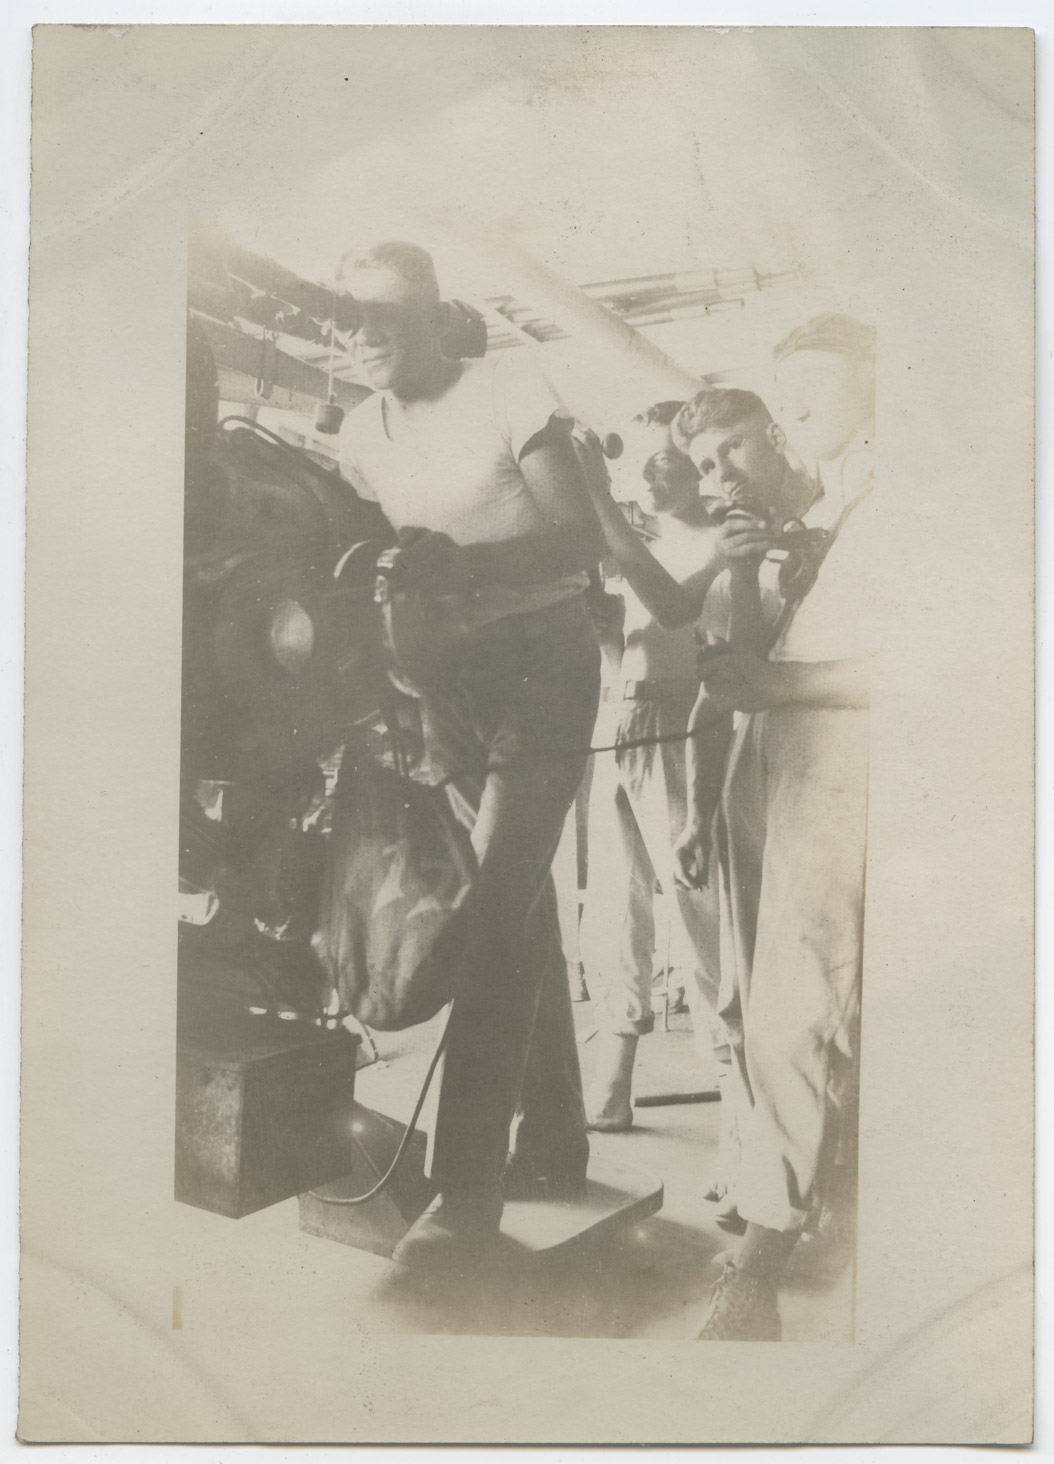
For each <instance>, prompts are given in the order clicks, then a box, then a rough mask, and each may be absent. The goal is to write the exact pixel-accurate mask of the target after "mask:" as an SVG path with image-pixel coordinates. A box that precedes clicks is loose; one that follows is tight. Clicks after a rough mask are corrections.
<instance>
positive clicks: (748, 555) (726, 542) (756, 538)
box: [717, 512, 777, 569]
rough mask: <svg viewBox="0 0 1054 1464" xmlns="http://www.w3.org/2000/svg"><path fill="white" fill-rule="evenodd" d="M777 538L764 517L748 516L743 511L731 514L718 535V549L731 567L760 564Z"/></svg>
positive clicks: (773, 546)
mask: <svg viewBox="0 0 1054 1464" xmlns="http://www.w3.org/2000/svg"><path fill="white" fill-rule="evenodd" d="M776 543H777V538H776V535H775V534H773V532H772V530H771V528H770V527H769V526H768V524H767V523H766V522H765V521H764V519H759V518H752V517H747V516H746V515H744V514H743V513H742V512H735V513H732V514H730V515H729V517H728V518H726V519H725V521H724V523H723V524H722V525H721V528H720V531H719V532H718V536H717V547H718V551H719V553H720V555H721V557H722V559H724V560H725V561H726V562H727V563H728V564H729V566H730V567H731V568H733V569H735V568H740V567H744V566H746V565H760V563H761V561H762V560H763V559H764V558H765V555H766V554H767V553H768V552H769V550H770V549H774V548H775V547H776Z"/></svg>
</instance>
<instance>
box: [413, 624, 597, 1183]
mask: <svg viewBox="0 0 1054 1464" xmlns="http://www.w3.org/2000/svg"><path fill="white" fill-rule="evenodd" d="M599 677H600V655H599V651H598V648H597V643H596V637H595V634H594V632H593V628H592V625H591V623H590V621H589V618H588V615H587V614H586V611H585V607H584V606H583V604H582V602H581V599H579V598H576V599H574V600H570V601H566V602H564V603H563V604H560V605H557V606H553V607H552V608H550V609H547V610H539V611H534V612H531V613H530V614H526V615H516V616H509V617H506V618H505V619H503V620H500V621H497V622H494V623H493V624H491V625H488V626H483V627H480V628H478V629H474V630H472V631H471V632H469V634H468V636H467V637H466V640H465V642H464V645H463V646H462V648H461V650H460V651H459V653H458V657H457V662H456V666H455V668H454V672H453V674H452V675H451V676H450V677H449V678H448V679H447V682H446V684H444V686H443V687H442V689H441V690H440V691H435V690H430V691H429V692H428V693H427V695H426V696H425V698H424V700H423V707H422V711H423V720H424V728H425V737H426V745H427V748H428V752H429V756H430V759H431V761H432V763H433V765H434V766H435V767H436V769H437V771H440V772H442V773H443V775H444V776H447V777H449V778H450V780H451V782H450V789H451V795H452V801H453V802H454V805H455V808H456V809H457V811H458V814H459V816H460V817H461V818H462V819H463V821H464V822H465V823H466V825H467V826H468V827H469V828H470V829H471V831H472V842H473V845H474V847H475V850H476V856H477V858H478V860H479V876H478V881H477V885H476V888H475V892H474V895H473V902H474V905H475V908H476V912H477V916H476V921H475V925H474V935H473V940H472V943H471V948H470V951H469V953H468V955H467V957H466V968H465V970H464V971H463V973H462V980H461V983H460V985H459V994H458V996H457V998H456V999H455V1001H454V1005H453V1010H452V1013H451V1017H450V1024H449V1027H448V1031H447V1046H446V1051H445V1054H444V1058H443V1068H442V1078H441V1082H440V1088H439V1103H438V1111H437V1116H436V1125H435V1132H434V1134H433V1149H432V1174H433V1177H434V1178H435V1179H436V1181H437V1182H438V1184H439V1187H440V1189H441V1190H443V1191H445V1192H447V1193H450V1192H453V1191H458V1190H462V1191H463V1190H466V1189H481V1188H482V1189H486V1188H496V1187H497V1186H498V1185H500V1183H501V1175H502V1171H503V1169H504V1166H505V1162H506V1158H507V1156H508V1153H509V1145H510V1129H511V1127H512V1125H513V1120H514V1119H515V1120H516V1134H515V1139H514V1143H513V1149H514V1153H515V1155H516V1158H517V1159H518V1160H519V1159H522V1160H523V1161H524V1163H525V1164H529V1165H533V1166H537V1168H538V1169H539V1170H541V1171H542V1172H546V1173H551V1172H553V1171H554V1170H559V1169H564V1170H567V1169H571V1170H573V1169H574V1168H575V1167H576V1166H582V1167H584V1164H585V1160H586V1157H587V1155H588V1150H589V1145H588V1140H587V1138H586V1131H585V1112H584V1109H583V1105H582V1080H581V1073H580V1070H579V1064H578V1052H577V1048H576V1046H575V1036H574V1024H573V1018H572V1012H571V1002H570V994H569V991H568V984H567V970H566V963H565V961H564V957H563V953H562V950H561V945H560V930H559V924H558V920H557V908H556V896H555V891H554V888H553V883H552V877H551V874H550V866H551V864H552V859H553V855H554V853H555V852H556V846H557V843H558V842H559V838H560V832H561V829H562V827H563V823H564V819H565V817H566V815H567V811H568V809H569V808H570V806H571V803H572V801H573V800H574V796H575V790H576V788H577V787H578V784H579V782H580V780H581V777H582V773H583V769H584V767H585V763H586V748H587V747H588V745H589V739H590V733H591V732H592V729H593V723H594V720H595V718H596V711H597V701H598V697H599V685H600V681H599Z"/></svg>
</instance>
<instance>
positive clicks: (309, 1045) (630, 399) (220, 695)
mask: <svg viewBox="0 0 1054 1464" xmlns="http://www.w3.org/2000/svg"><path fill="white" fill-rule="evenodd" d="M415 39H416V38H415ZM773 42H774V44H775V51H774V53H772V54H770V51H771V48H772V46H773ZM601 44H602V46H603V48H604V50H605V51H607V52H609V53H610V54H611V57H612V61H614V62H615V63H616V64H618V63H621V65H622V67H623V68H624V69H627V70H630V71H633V70H637V68H639V67H640V61H641V47H640V46H639V45H635V46H633V47H632V48H627V47H626V46H625V44H624V43H623V44H621V45H620V44H619V42H618V40H617V39H616V38H615V37H611V36H608V37H604V38H603V40H602V42H601ZM785 44H786V42H785V40H783V39H782V38H780V39H778V40H777V39H776V38H773V41H762V42H761V43H760V44H759V42H758V41H757V40H752V41H751V42H750V43H749V45H748V47H747V51H746V54H743V55H731V56H729V57H728V58H727V61H728V65H727V67H726V68H725V74H724V75H723V76H722V82H723V83H724V84H725V85H728V86H732V87H734V88H735V90H736V91H737V92H740V93H741V82H742V80H743V74H744V68H747V67H749V70H750V72H751V73H753V75H752V80H753V83H754V86H755V87H758V86H762V87H764V86H765V85H766V78H767V77H768V75H769V73H770V72H771V70H772V68H773V66H774V65H775V60H776V56H777V55H779V54H781V53H782V48H783V46H784V45H785ZM646 45H647V46H648V47H649V48H652V49H655V50H657V52H661V54H662V58H663V60H664V61H666V62H667V63H668V64H667V65H666V67H665V71H666V75H667V78H668V81H669V83H670V87H669V90H668V91H667V92H666V94H665V95H664V97H663V99H662V100H663V106H662V107H659V108H656V107H655V106H654V105H653V104H654V103H655V102H656V101H658V96H657V93H656V89H655V86H654V80H653V77H652V75H651V74H650V69H649V70H648V71H647V72H645V73H644V74H643V75H638V76H637V77H633V76H632V75H630V76H627V78H626V82H627V87H628V88H629V89H630V94H629V95H628V96H626V95H624V96H623V99H622V100H623V107H624V108H625V112H626V114H628V115H627V116H626V118H625V123H624V125H625V124H626V123H628V131H629V133H630V135H627V136H626V137H625V138H624V139H622V141H624V144H625V146H624V147H622V148H620V155H621V157H622V158H623V165H622V166H620V167H619V168H618V169H607V170H600V169H597V168H594V169H592V170H587V169H584V168H583V163H582V159H583V157H585V158H587V159H588V158H589V157H590V156H593V155H595V154H596V153H597V152H598V151H599V150H600V148H601V147H602V146H604V145H606V146H608V147H610V146H611V143H612V137H611V133H612V125H613V119H612V117H611V114H610V112H609V111H608V109H607V108H606V107H597V108H595V109H594V110H589V111H584V110H583V107H582V102H581V98H580V95H579V94H578V91H577V89H576V90H575V92H573V93H571V94H570V95H569V94H568V92H567V90H566V84H565V85H564V86H561V84H560V80H559V78H558V77H557V78H556V79H554V82H553V83H551V84H550V87H549V89H548V90H547V91H546V92H544V93H542V94H541V95H540V96H535V97H534V104H533V105H531V104H529V102H530V100H531V93H529V92H528V90H527V88H528V87H531V88H532V89H533V85H534V83H533V79H532V80H530V81H527V80H521V79H517V80H516V81H510V82H508V83H504V84H499V85H497V86H495V87H491V88H488V89H487V90H486V91H485V92H484V93H483V94H482V95H474V96H472V97H471V99H469V100H467V101H466V102H464V103H459V104H455V105H453V106H451V107H449V108H447V109H445V111H444V113H443V115H442V117H441V118H439V119H434V120H430V121H429V123H428V126H427V134H426V132H425V129H424V128H422V127H415V128H411V129H409V135H407V136H402V135H395V136H386V137H385V138H384V139H383V141H382V142H381V143H379V144H378V145H376V146H374V147H373V148H372V149H367V150H366V151H365V153H362V152H360V151H359V150H357V149H352V150H351V151H350V152H349V153H348V154H347V155H345V156H342V157H341V158H339V159H338V160H336V161H335V162H334V163H333V164H332V166H331V170H330V172H329V176H327V177H325V178H324V179H318V180H316V179H311V180H309V183H308V185H307V186H308V196H306V197H305V198H304V200H303V203H302V206H300V207H298V208H297V210H296V223H295V232H291V234H290V235H288V236H287V237H286V238H285V239H283V230H284V228H285V226H286V222H287V221H286V220H285V219H284V218H282V217H281V216H280V212H281V211H279V214H276V212H275V210H274V200H273V199H268V198H261V199H260V200H259V205H258V212H256V213H255V214H254V212H253V211H252V210H251V209H242V210H239V211H237V212H236V213H235V212H232V213H230V214H229V215H227V216H224V215H223V214H221V215H220V217H218V218H216V219H212V220H207V221H193V222H192V224H191V226H190V236H189V253H188V334H187V358H186V359H187V417H186V457H185V472H186V503H185V510H186V518H185V531H184V545H183V547H184V555H185V579H184V598H183V616H184V619H183V627H184V628H183V721H182V762H181V784H180V810H181V818H180V855H181V863H180V889H181V912H180V914H181V922H182V923H181V926H180V932H179V981H180V986H179V1023H180V1026H179V1037H178V1086H177V1098H176V1105H177V1106H176V1197H177V1199H179V1200H180V1201H182V1202H184V1203H189V1204H192V1205H199V1206H201V1207H203V1208H205V1209H209V1210H213V1211H215V1212H217V1213H219V1214H224V1215H229V1216H234V1217H237V1216H241V1215H244V1214H246V1213H249V1212H253V1211H256V1210H258V1209H261V1208H263V1207H264V1206H268V1205H272V1204H276V1203H279V1202H281V1201H287V1200H291V1199H292V1198H293V1197H294V1196H295V1197H296V1198H297V1203H298V1205H299V1218H300V1226H301V1228H302V1229H303V1230H304V1231H306V1232H307V1233H308V1234H310V1235H314V1236H317V1237H320V1238H322V1239H325V1240H327V1241H329V1242H331V1243H333V1244H336V1245H344V1246H352V1247H355V1248H358V1249H360V1250H362V1251H364V1252H366V1253H367V1255H366V1256H365V1257H364V1258H363V1259H362V1262H361V1265H360V1272H361V1275H362V1278H363V1291H362V1302H363V1305H364V1307H365V1308H366V1314H367V1315H372V1314H374V1312H376V1313H377V1314H378V1316H384V1317H385V1318H386V1319H388V1320H389V1321H392V1320H394V1319H395V1318H398V1319H399V1322H400V1324H401V1325H404V1326H408V1327H411V1328H423V1329H425V1330H428V1331H433V1330H439V1331H447V1330H456V1331H463V1330H466V1329H467V1330H472V1331H478V1332H482V1333H497V1334H503V1333H513V1334H517V1333H520V1334H526V1335H543V1336H544V1335H558V1336H599V1337H604V1336H607V1337H626V1336H642V1335H643V1336H648V1337H656V1338H658V1337H670V1338H684V1337H687V1336H696V1335H697V1336H698V1338H699V1339H700V1340H702V1341H707V1340H712V1341H755V1342H774V1341H779V1340H781V1338H782V1337H783V1335H784V1325H786V1335H787V1337H788V1339H789V1340H799V1341H820V1340H823V1341H842V1342H851V1341H852V1340H853V1326H854V1320H853V1306H852V1296H853V1265H854V1238H855V1211H856V1195H855V1177H856V1148H857V1129H858V1125H857V1119H856V1114H857V1078H858V1059H859V1042H858V1030H859V1024H860V1012H861V995H862V979H861V978H862V970H863V951H864V870H865V863H866V833H867V769H868V704H869V669H868V654H869V653H868V644H869V641H868V637H869V633H870V628H869V621H870V620H871V619H872V618H873V616H872V607H873V601H874V596H875V590H874V588H873V587H872V586H871V585H870V584H869V583H868V569H869V565H870V563H871V562H872V559H873V555H871V554H869V551H868V540H869V537H871V536H873V534H874V527H873V522H872V520H873V516H874V514H875V513H876V511H879V512H880V510H878V509H876V508H875V507H874V506H873V503H872V500H871V494H872V489H873V485H874V464H875V457H876V452H877V450H878V444H877V441H876V431H875V402H874V396H875V357H876V350H877V337H878V331H877V327H876V322H875V320H874V318H873V311H871V310H869V308H868V285H869V281H868V279H867V278H866V276H865V277H863V278H862V277H861V274H862V273H863V271H862V270H861V268H860V265H859V264H858V263H857V262H856V261H854V260H853V259H852V258H850V260H849V261H848V264H847V265H845V266H843V268H842V269H841V270H839V271H838V273H837V274H836V275H835V276H833V277H832V275H831V273H830V272H829V270H828V269H827V268H826V265H827V260H826V259H820V258H817V257H815V256H813V255H812V254H810V252H809V243H808V241H807V240H805V239H802V238H800V237H798V236H797V234H796V231H797V229H798V226H799V223H800V215H798V214H796V215H794V216H792V217H787V218H781V219H779V221H778V226H777V227H776V228H775V229H773V230H772V237H765V236H764V235H763V234H761V233H759V231H758V229H757V227H756V221H755V220H754V219H752V218H749V217H746V218H744V217H741V216H740V217H737V214H736V209H737V203H738V199H737V197H736V192H735V191H732V192H730V193H729V194H725V193H723V192H721V191H719V190H720V188H721V183H720V181H718V182H717V183H716V184H715V191H716V192H717V198H716V199H713V198H710V197H708V196H707V195H706V192H705V191H704V190H703V189H702V188H700V187H699V186H696V187H695V188H690V187H683V188H682V187H671V184H672V182H673V179H672V178H671V171H672V170H671V169H670V168H669V167H666V168H664V169H662V170H661V171H660V172H658V173H656V172H655V170H654V169H653V168H652V167H651V166H650V164H651V159H652V158H653V157H655V156H662V157H663V158H664V160H666V161H667V162H669V161H674V162H675V163H679V164H680V165H681V167H682V168H683V169H685V170H687V169H688V168H689V167H690V166H692V164H693V162H694V161H695V150H696V149H698V148H699V147H700V146H701V144H700V141H699V139H698V137H697V136H696V135H695V134H694V131H693V130H691V129H686V128H685V127H684V125H683V120H682V118H683V116H684V115H685V114H684V112H683V110H682V108H683V106H684V100H683V99H682V98H680V97H678V96H677V87H678V85H681V86H684V85H685V84H686V83H688V84H690V82H691V78H692V76H693V72H694V67H693V65H692V59H691V58H692V53H693V51H696V50H697V49H698V45H699V38H698V37H693V36H687V35H686V36H677V37H648V38H647V41H646ZM542 46H543V49H545V50H547V49H550V45H547V44H545V43H542ZM557 49H559V47H558V48H557ZM681 52H687V53H688V54H687V55H684V54H679V53H681ZM611 64H612V63H611V62H609V63H608V64H607V65H606V67H605V77H604V84H605V88H607V87H609V86H610V81H611V77H610V71H609V68H610V65H611ZM739 105H740V106H742V107H743V108H744V109H745V110H747V111H753V110H754V109H755V107H756V105H757V103H756V100H755V97H754V96H753V94H748V95H747V96H742V94H741V97H740V103H739ZM768 111H769V115H770V120H771V122H772V123H775V124H777V125H778V124H779V122H780V121H781V120H782V119H781V118H780V116H779V112H778V110H777V109H776V108H774V107H773V105H772V103H771V101H770V103H769V107H768ZM793 115H794V113H793V110H792V111H791V112H790V114H789V116H790V117H791V118H792V117H793ZM620 121H622V118H617V119H615V125H616V126H617V125H618V123H619V122H620ZM679 124H680V125H679ZM572 126H573V127H574V130H575V133H576V138H577V143H578V146H577V148H576V150H575V154H574V155H573V156H570V157H569V156H568V155H567V154H566V152H565V150H564V144H563V139H564V138H565V137H566V136H567V135H568V133H569V131H570V130H571V128H572ZM467 136H470V137H471V138H472V139H473V140H477V139H479V138H480V137H487V138H491V139H494V144H495V147H496V149H498V150H500V152H501V154H502V155H503V159H504V166H503V167H501V168H500V169H499V168H498V158H497V156H496V155H495V156H494V157H493V158H491V159H487V158H483V159H480V158H479V157H474V158H473V160H472V170H471V175H470V176H468V177H465V176H461V174H459V169H458V160H459V157H460V156H462V155H463V150H464V146H465V140H466V137H467ZM487 162H493V164H494V167H495V169H496V170H497V171H498V173H499V176H495V175H494V173H492V171H491V169H490V167H489V166H481V164H486V163H487ZM590 172H591V173H592V176H590ZM539 175H542V176H544V177H545V178H546V179H547V183H548V187H547V190H546V192H545V193H544V194H543V195H542V197H541V200H540V201H538V193H537V184H538V180H539ZM440 179H441V180H442V188H443V190H444V191H449V192H450V193H452V194H453V195H454V197H455V198H456V199H457V203H458V213H457V215H456V216H455V218H454V220H453V221H451V219H450V217H449V215H448V211H447V210H446V209H444V206H443V201H442V199H441V197H438V196H436V187H435V184H436V180H440ZM395 180H398V181H399V183H400V187H399V189H398V190H396V189H394V188H393V186H392V185H393V182H394V181H395ZM418 180H419V181H418ZM411 183H412V186H411ZM525 184H526V186H525ZM337 199H339V200H342V202H341V203H340V204H338V205H337V206H334V201H335V200H337ZM343 200H347V202H346V203H345V202H343ZM804 202H805V200H804V199H803V200H802V203H804ZM554 203H556V204H557V207H556V208H554ZM462 210H466V211H468V210H471V212H468V213H467V217H466V216H465V215H464V214H463V213H462ZM484 210H486V212H485V213H484V212H483V211H484ZM477 213H478V214H479V218H480V223H479V227H478V228H477V227H475V226H474V217H473V216H474V215H475V214H477ZM729 215H731V217H729ZM630 217H633V218H634V219H636V220H638V221H639V222H637V224H636V226H631V224H630ZM737 225H738V227H737ZM305 235H307V236H308V237H309V238H310V242H311V250H312V255H313V260H314V261H317V263H316V267H315V268H314V269H313V270H312V269H311V268H310V264H311V262H312V260H309V259H308V258H307V257H306V251H305V250H304V248H303V244H302V242H301V241H302V240H303V239H304V236H305ZM283 246H284V247H283ZM265 251H266V252H265ZM327 260H328V261H329V268H328V270H327V269H326V268H325V265H326V263H327ZM430 1100H433V1101H430ZM372 1256H379V1257H381V1258H382V1260H383V1261H385V1262H390V1263H391V1264H384V1265H381V1264H378V1263H377V1261H376V1260H372V1259H370V1257H372ZM781 1297H782V1304H781Z"/></svg>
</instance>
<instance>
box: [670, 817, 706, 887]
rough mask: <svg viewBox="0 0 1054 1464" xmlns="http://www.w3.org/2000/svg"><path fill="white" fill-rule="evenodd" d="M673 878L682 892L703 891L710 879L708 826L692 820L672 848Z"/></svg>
mask: <svg viewBox="0 0 1054 1464" xmlns="http://www.w3.org/2000/svg"><path fill="white" fill-rule="evenodd" d="M673 878H674V882H675V883H676V884H678V885H680V887H681V889H682V890H702V889H705V888H706V886H707V884H708V882H709V879H710V826H709V825H707V826H706V827H705V828H704V826H703V825H702V824H701V823H698V822H696V821H695V820H694V819H693V820H691V821H690V822H689V823H688V824H686V825H685V829H684V832H683V833H682V835H681V837H680V838H679V839H678V840H677V842H676V844H674V846H673Z"/></svg>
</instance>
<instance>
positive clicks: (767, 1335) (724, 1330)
mask: <svg viewBox="0 0 1054 1464" xmlns="http://www.w3.org/2000/svg"><path fill="white" fill-rule="evenodd" d="M697 1340H698V1341H700V1342H781V1341H782V1340H783V1328H782V1326H781V1324H780V1314H779V1307H778V1305H777V1302H776V1288H775V1286H774V1285H773V1284H772V1282H771V1281H770V1280H769V1279H768V1277H767V1276H761V1275H758V1274H757V1273H756V1272H752V1271H741V1270H740V1269H739V1267H738V1266H737V1265H736V1264H735V1262H734V1261H731V1260H727V1261H725V1264H724V1267H723V1269H722V1271H721V1275H720V1277H719V1278H718V1280H717V1283H716V1285H715V1286H714V1289H713V1292H712V1293H711V1296H710V1305H709V1307H708V1308H707V1312H706V1316H705V1318H704V1319H703V1328H702V1331H701V1332H700V1333H699V1337H698V1339H697Z"/></svg>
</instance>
